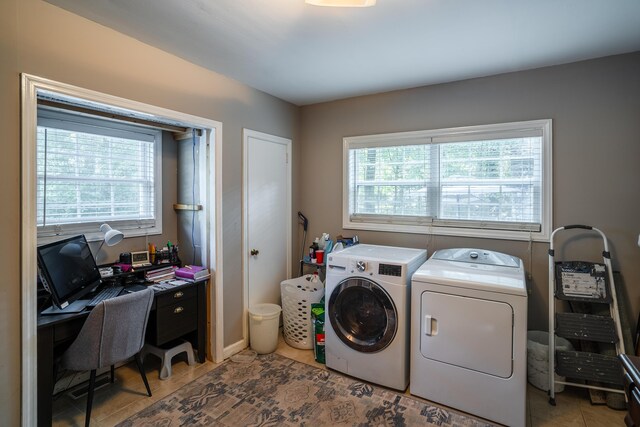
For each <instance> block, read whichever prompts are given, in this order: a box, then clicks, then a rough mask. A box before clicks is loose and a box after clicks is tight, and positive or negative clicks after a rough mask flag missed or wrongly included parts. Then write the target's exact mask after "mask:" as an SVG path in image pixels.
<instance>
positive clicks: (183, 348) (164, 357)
mask: <svg viewBox="0 0 640 427" xmlns="http://www.w3.org/2000/svg"><path fill="white" fill-rule="evenodd" d="M182 352H185V353H187V362H188V363H189V366H192V365H193V364H195V363H196V361H195V358H194V357H193V347H192V346H191V343H190V342H189V341H183V342H182V343H181V344H178V345H176V346H175V347H171V348H168V349H164V348H159V347H156V346H154V345H151V344H145V345H144V347H142V350H141V351H140V358H141V359H142V360H144V358H145V356H146V355H147V354H153V355H155V356H156V357H158V358H159V359H160V361H161V364H162V367H161V368H160V379H161V380H166V379H167V378H169V377H170V376H171V359H173V357H174V356H175V355H177V354H180V353H182Z"/></svg>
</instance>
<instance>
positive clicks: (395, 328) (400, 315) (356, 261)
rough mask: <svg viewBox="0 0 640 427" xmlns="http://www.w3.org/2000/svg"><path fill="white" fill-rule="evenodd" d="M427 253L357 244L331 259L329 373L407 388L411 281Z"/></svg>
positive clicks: (327, 298)
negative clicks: (337, 372)
mask: <svg viewBox="0 0 640 427" xmlns="http://www.w3.org/2000/svg"><path fill="white" fill-rule="evenodd" d="M426 259H427V251H426V250H424V249H408V248H398V247H391V246H377V245H364V244H359V245H355V246H351V247H348V248H346V249H343V250H341V251H338V252H332V253H330V254H329V256H328V257H327V279H326V285H325V309H326V310H325V316H326V318H325V319H326V320H325V357H326V364H327V367H329V368H331V369H335V370H337V371H340V372H344V373H345V374H348V375H351V376H354V377H356V378H360V379H363V380H366V381H370V382H373V383H376V384H380V385H383V386H386V387H390V388H394V389H397V390H404V389H406V388H407V385H408V382H409V305H410V303H409V298H410V284H411V275H412V274H413V272H414V271H416V269H417V268H418V267H419V266H420V265H421V264H423V263H424V262H425V261H426Z"/></svg>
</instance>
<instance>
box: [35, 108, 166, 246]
mask: <svg viewBox="0 0 640 427" xmlns="http://www.w3.org/2000/svg"><path fill="white" fill-rule="evenodd" d="M161 150H162V132H161V131H159V130H155V129H149V128H145V127H141V126H136V125H129V124H121V123H117V122H113V121H110V120H106V119H100V118H89V117H85V116H81V115H78V114H72V113H67V112H60V111H53V110H48V109H44V108H39V109H38V128H37V158H36V169H37V184H36V185H37V188H36V193H37V195H36V197H37V211H36V219H37V224H38V237H39V238H46V237H51V236H59V235H69V234H80V233H86V234H87V235H88V236H91V235H93V237H99V234H96V233H97V232H98V229H99V226H100V224H102V223H105V222H108V223H109V224H110V225H111V226H112V227H113V228H117V229H119V230H121V231H123V232H124V233H125V235H128V236H131V235H140V234H155V233H161V232H162V228H161V227H162V218H161V214H160V212H161V210H160V208H161V191H160V189H161V179H160V177H161V172H162V167H161V158H162V157H161V155H162V153H161ZM127 231H128V232H127Z"/></svg>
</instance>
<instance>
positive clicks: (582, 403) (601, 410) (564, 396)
mask: <svg viewBox="0 0 640 427" xmlns="http://www.w3.org/2000/svg"><path fill="white" fill-rule="evenodd" d="M276 352H277V353H279V354H281V355H283V356H286V357H289V358H291V359H295V360H297V361H299V362H302V363H306V364H309V365H313V366H317V367H320V368H322V369H324V365H321V364H319V363H316V362H315V360H314V358H313V352H312V351H311V350H298V349H295V348H292V347H290V346H288V345H287V344H286V343H285V342H284V340H283V339H282V337H281V338H280V342H279V343H278V349H277V350H276ZM159 365H160V364H159V361H158V360H157V359H156V358H155V357H153V356H150V357H148V358H147V359H146V360H145V368H146V372H147V378H148V380H149V385H150V386H151V391H152V393H153V396H152V397H148V396H147V395H146V390H145V388H144V384H143V383H142V379H141V378H140V374H139V373H138V370H137V369H136V367H135V364H134V363H130V364H128V365H125V366H122V367H120V368H118V369H116V382H115V384H112V385H108V386H106V387H104V388H102V389H100V390H97V391H96V393H95V396H94V402H93V410H92V414H91V425H92V426H94V427H105V426H113V425H115V424H117V423H119V422H120V421H123V420H124V419H126V418H128V417H129V416H131V415H133V414H135V413H137V412H139V411H141V410H142V409H144V408H145V407H147V406H149V405H150V404H152V403H154V402H156V401H158V400H160V399H162V398H164V397H166V396H167V395H169V394H171V393H172V392H173V391H175V390H177V389H179V388H180V387H182V386H183V385H185V384H186V383H188V382H190V381H193V380H194V379H195V378H198V377H199V376H201V375H204V374H205V373H207V372H209V371H210V370H212V369H214V368H215V367H216V366H218V365H216V364H215V363H213V362H209V361H207V362H205V363H203V364H196V365H194V366H188V365H187V363H186V358H185V359H181V358H180V356H177V357H176V359H174V364H173V368H172V369H173V373H172V376H171V377H170V378H169V379H167V380H164V381H162V380H160V379H159V378H158V368H159ZM527 399H528V401H527V425H528V426H531V427H538V426H554V427H559V426H587V427H599V426H602V427H604V426H607V427H608V426H624V415H625V412H624V411H615V410H612V409H609V408H607V407H606V406H604V405H591V404H590V403H589V401H588V396H587V392H586V391H585V390H581V389H575V388H568V389H567V390H566V391H564V392H563V393H559V394H557V396H556V401H557V406H555V407H553V406H550V405H549V404H548V403H547V395H546V392H543V391H541V390H538V389H536V388H534V387H532V386H531V385H528V388H527ZM85 405H86V398H84V397H83V398H81V399H78V400H73V399H71V398H70V397H68V396H67V394H66V393H61V394H60V395H59V396H58V397H57V398H56V399H55V401H54V410H53V425H54V426H82V425H84V410H85Z"/></svg>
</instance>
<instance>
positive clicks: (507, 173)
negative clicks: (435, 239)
mask: <svg viewBox="0 0 640 427" xmlns="http://www.w3.org/2000/svg"><path fill="white" fill-rule="evenodd" d="M538 134H539V132H538ZM496 136H499V135H496V134H488V135H485V136H484V137H481V138H478V139H477V140H476V139H475V138H473V136H472V135H471V136H470V135H466V136H459V135H458V136H456V137H455V138H453V137H446V138H437V137H433V138H424V139H423V142H422V144H415V143H413V144H411V145H404V146H403V145H396V144H393V143H392V144H390V146H382V145H381V143H380V141H376V143H375V144H372V146H366V144H363V143H362V142H361V143H360V144H359V145H358V146H356V147H355V148H350V149H349V154H348V155H349V158H348V175H349V187H348V188H349V193H350V194H349V212H350V219H351V221H354V222H367V221H372V220H373V221H377V222H383V223H384V222H386V223H398V224H411V223H413V224H421V223H433V224H435V225H438V226H445V227H448V226H450V227H471V228H496V229H516V230H532V231H539V230H540V224H541V221H542V218H541V217H542V194H541V192H542V136H539V135H536V134H535V132H534V133H532V132H520V133H518V134H517V135H516V136H515V137H507V138H496ZM486 138H491V139H486ZM438 141H443V142H438ZM447 141H453V142H447Z"/></svg>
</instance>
